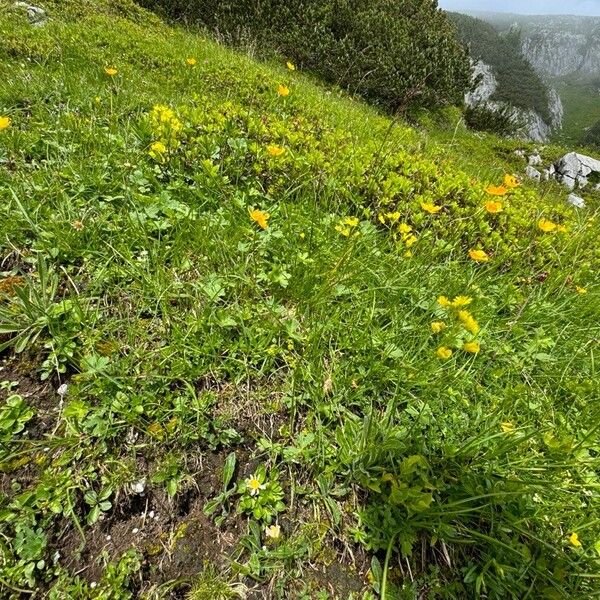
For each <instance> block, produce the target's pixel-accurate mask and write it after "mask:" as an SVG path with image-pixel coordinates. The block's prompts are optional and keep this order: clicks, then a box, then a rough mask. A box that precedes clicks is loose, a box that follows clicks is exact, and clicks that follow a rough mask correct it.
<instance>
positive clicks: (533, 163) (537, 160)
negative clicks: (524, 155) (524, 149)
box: [529, 152, 542, 167]
mask: <svg viewBox="0 0 600 600" xmlns="http://www.w3.org/2000/svg"><path fill="white" fill-rule="evenodd" d="M541 164H542V157H541V156H540V155H539V153H537V152H536V153H535V154H532V155H531V156H530V157H529V166H530V167H539V166H540V165H541Z"/></svg>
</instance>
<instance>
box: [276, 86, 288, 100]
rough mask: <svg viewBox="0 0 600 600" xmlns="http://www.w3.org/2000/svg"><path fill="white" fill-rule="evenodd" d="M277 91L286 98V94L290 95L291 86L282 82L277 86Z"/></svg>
mask: <svg viewBox="0 0 600 600" xmlns="http://www.w3.org/2000/svg"><path fill="white" fill-rule="evenodd" d="M277 93H278V94H279V95H280V96H282V97H283V98H285V97H286V96H289V95H290V88H289V87H287V86H285V85H283V84H280V85H279V87H278V88H277Z"/></svg>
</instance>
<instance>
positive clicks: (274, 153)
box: [267, 146, 285, 157]
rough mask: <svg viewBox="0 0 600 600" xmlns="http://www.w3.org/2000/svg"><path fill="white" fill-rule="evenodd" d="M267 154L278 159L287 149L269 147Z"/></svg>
mask: <svg viewBox="0 0 600 600" xmlns="http://www.w3.org/2000/svg"><path fill="white" fill-rule="evenodd" d="M267 152H268V153H269V155H270V156H273V157H277V156H281V155H282V154H284V153H285V148H282V147H281V146H267Z"/></svg>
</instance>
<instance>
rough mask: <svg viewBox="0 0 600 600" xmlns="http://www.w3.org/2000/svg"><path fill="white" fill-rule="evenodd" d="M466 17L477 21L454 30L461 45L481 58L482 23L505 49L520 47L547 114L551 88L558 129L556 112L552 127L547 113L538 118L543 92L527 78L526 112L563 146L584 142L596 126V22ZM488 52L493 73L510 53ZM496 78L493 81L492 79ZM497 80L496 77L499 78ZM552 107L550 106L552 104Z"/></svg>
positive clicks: (599, 28)
mask: <svg viewBox="0 0 600 600" xmlns="http://www.w3.org/2000/svg"><path fill="white" fill-rule="evenodd" d="M469 15H470V16H472V17H475V18H476V19H477V22H478V23H480V25H479V27H478V28H474V27H473V25H472V24H471V25H469V26H468V27H466V28H465V26H464V24H463V25H462V26H459V31H460V33H461V36H462V37H463V41H467V42H468V43H469V45H470V46H471V47H472V53H473V51H475V52H479V54H481V35H482V29H483V28H484V27H485V25H484V24H483V23H482V21H485V24H488V25H490V26H491V27H492V28H493V29H494V30H495V32H496V33H497V34H498V36H499V38H500V40H504V41H506V42H507V43H508V46H510V45H511V44H512V45H513V48H514V44H515V43H516V44H517V49H520V51H521V53H522V56H523V57H524V58H525V59H526V60H527V61H528V62H529V64H530V65H531V66H532V67H533V69H534V70H535V73H536V74H537V75H538V77H539V78H540V80H541V81H542V82H543V84H544V85H545V86H546V89H547V94H549V96H548V107H549V110H550V111H551V112H552V106H553V101H552V95H553V92H552V90H556V91H557V92H558V96H559V97H560V101H561V105H562V114H561V124H560V127H557V122H556V113H555V115H554V123H553V122H552V118H553V117H552V115H548V113H546V114H544V110H540V107H539V103H540V98H542V100H541V101H542V102H545V100H544V99H543V93H541V92H540V91H539V86H538V84H537V82H533V83H532V80H531V78H530V77H529V81H528V83H527V85H529V86H530V87H531V88H532V89H535V90H536V92H535V93H536V94H537V96H538V98H537V106H534V105H535V104H536V102H535V100H534V99H533V98H531V99H527V97H528V95H529V94H528V92H527V90H525V98H526V102H529V105H530V106H531V108H534V109H535V110H536V112H537V114H539V115H540V116H541V117H542V120H543V121H544V122H545V123H546V124H547V125H549V129H550V131H549V132H548V135H549V136H551V137H552V138H554V139H558V140H560V141H563V142H566V143H576V144H577V143H582V142H583V141H586V137H587V139H588V141H589V139H591V138H590V132H591V129H592V127H593V126H594V125H595V124H597V123H600V18H598V17H578V16H526V15H515V14H504V13H489V12H475V11H474V12H470V13H469ZM457 18H458V19H460V16H459V15H455V16H454V20H455V21H457ZM459 25H460V23H459ZM476 30H477V31H476ZM475 31H476V33H474V32H475ZM490 36H491V34H490V32H489V31H488V32H486V33H485V35H484V37H485V38H486V42H485V43H486V44H488V45H489V43H488V41H487V40H488V39H489V37H490ZM476 38H479V39H476ZM493 52H494V50H491V51H490V52H488V54H487V56H486V58H487V59H488V60H489V61H490V64H491V67H492V70H493V71H494V72H495V73H496V74H497V73H498V71H499V70H500V71H502V68H503V65H502V64H498V63H502V62H503V61H504V62H505V61H506V55H507V54H510V52H511V50H510V49H509V50H506V49H504V51H503V52H502V54H501V55H499V54H498V53H497V52H496V53H495V54H493ZM476 58H478V59H479V58H480V57H476ZM484 62H485V60H484ZM504 68H506V65H504ZM513 70H514V69H513ZM496 77H497V78H498V76H497V75H496ZM499 79H502V75H500V78H499ZM498 85H499V86H500V87H501V86H502V81H498ZM514 87H515V88H519V87H520V86H519V83H518V82H515V83H514ZM515 92H517V90H516V89H514V90H512V93H513V94H514V93H515ZM510 93H511V90H508V94H509V95H510ZM498 94H499V95H500V96H502V95H503V94H504V95H506V90H502V89H500V90H499V92H498ZM517 104H518V102H517ZM554 106H555V107H556V104H554ZM549 116H550V120H549V119H548V117H549Z"/></svg>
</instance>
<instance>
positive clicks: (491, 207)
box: [485, 200, 504, 215]
mask: <svg viewBox="0 0 600 600" xmlns="http://www.w3.org/2000/svg"><path fill="white" fill-rule="evenodd" d="M485 210H487V211H488V212H489V213H491V214H493V215H495V214H497V213H500V212H502V211H503V210H504V209H503V207H502V202H499V201H498V200H489V201H488V202H486V203H485Z"/></svg>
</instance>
